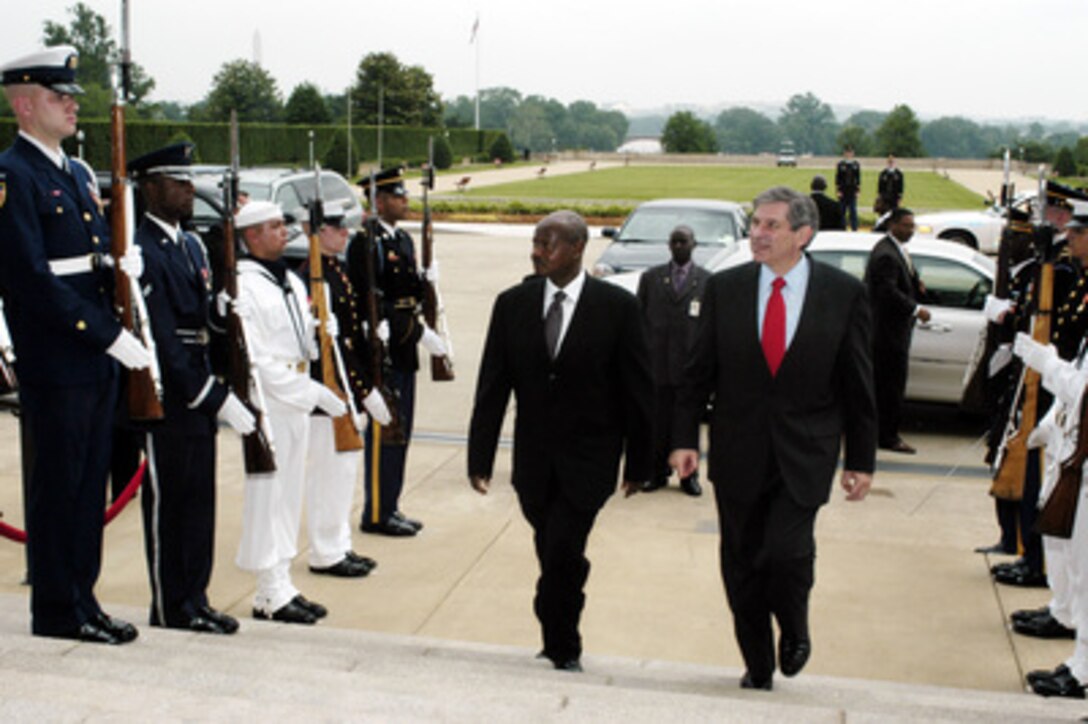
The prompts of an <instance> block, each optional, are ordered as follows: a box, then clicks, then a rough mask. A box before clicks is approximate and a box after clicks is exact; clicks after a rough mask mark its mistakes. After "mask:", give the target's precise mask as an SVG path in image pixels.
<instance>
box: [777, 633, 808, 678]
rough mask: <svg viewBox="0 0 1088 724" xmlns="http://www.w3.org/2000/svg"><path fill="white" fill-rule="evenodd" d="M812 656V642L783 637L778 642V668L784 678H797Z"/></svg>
mask: <svg viewBox="0 0 1088 724" xmlns="http://www.w3.org/2000/svg"><path fill="white" fill-rule="evenodd" d="M810 654H812V642H811V641H809V640H808V639H798V638H793V637H792V636H783V637H782V638H780V639H779V640H778V668H779V670H780V671H781V672H782V675H783V676H796V675H797V674H798V673H799V672H800V671H801V669H803V668H805V664H806V663H807V662H808V657H809V655H810Z"/></svg>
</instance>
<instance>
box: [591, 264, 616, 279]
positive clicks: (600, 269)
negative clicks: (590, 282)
mask: <svg viewBox="0 0 1088 724" xmlns="http://www.w3.org/2000/svg"><path fill="white" fill-rule="evenodd" d="M615 273H616V270H615V268H613V266H612V265H611V264H606V263H605V262H602V261H599V262H597V263H596V264H594V265H593V276H595V277H609V276H612V275H613V274H615Z"/></svg>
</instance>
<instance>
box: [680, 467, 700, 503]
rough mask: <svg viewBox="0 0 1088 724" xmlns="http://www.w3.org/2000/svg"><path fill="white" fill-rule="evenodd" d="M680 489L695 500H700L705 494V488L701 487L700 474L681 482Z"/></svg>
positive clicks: (694, 474) (690, 476) (692, 475)
mask: <svg viewBox="0 0 1088 724" xmlns="http://www.w3.org/2000/svg"><path fill="white" fill-rule="evenodd" d="M680 489H681V490H683V491H684V492H685V493H687V494H688V495H690V496H691V497H693V498H698V497H699V496H700V495H702V494H703V486H701V485H699V475H698V473H693V474H691V475H689V476H688V477H686V478H682V479H681V480H680Z"/></svg>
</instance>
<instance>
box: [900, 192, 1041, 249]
mask: <svg viewBox="0 0 1088 724" xmlns="http://www.w3.org/2000/svg"><path fill="white" fill-rule="evenodd" d="M1034 198H1035V193H1034V192H1028V193H1022V194H1017V196H1016V198H1015V199H1013V208H1015V209H1019V210H1023V211H1026V210H1027V206H1028V204H1029V203H1030V202H1031V200H1032V199H1034ZM914 224H915V229H914V230H915V233H917V234H919V235H921V236H932V237H934V238H936V239H945V240H947V241H955V242H958V243H960V244H964V245H966V246H969V247H971V248H972V249H978V250H979V251H981V252H983V253H986V254H996V253H997V246H998V243H999V242H1000V241H1001V229H1002V228H1004V226H1005V207H1004V206H1001V205H999V204H994V205H993V206H990V207H989V208H987V209H984V210H982V211H939V212H935V213H932V214H916V215H915V216H914Z"/></svg>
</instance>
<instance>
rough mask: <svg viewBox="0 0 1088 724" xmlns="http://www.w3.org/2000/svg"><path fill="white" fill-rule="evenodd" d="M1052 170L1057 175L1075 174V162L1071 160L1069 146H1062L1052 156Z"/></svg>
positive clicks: (1071, 152) (1071, 154) (1071, 155)
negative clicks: (1055, 154)
mask: <svg viewBox="0 0 1088 724" xmlns="http://www.w3.org/2000/svg"><path fill="white" fill-rule="evenodd" d="M1054 172H1055V173H1057V174H1058V175H1059V176H1076V175H1077V162H1076V161H1074V160H1073V151H1072V149H1070V148H1069V146H1062V147H1061V148H1059V149H1058V154H1057V156H1055V157H1054Z"/></svg>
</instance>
